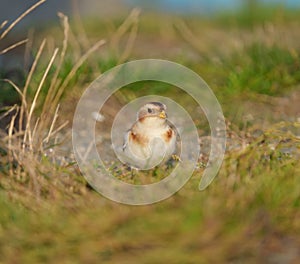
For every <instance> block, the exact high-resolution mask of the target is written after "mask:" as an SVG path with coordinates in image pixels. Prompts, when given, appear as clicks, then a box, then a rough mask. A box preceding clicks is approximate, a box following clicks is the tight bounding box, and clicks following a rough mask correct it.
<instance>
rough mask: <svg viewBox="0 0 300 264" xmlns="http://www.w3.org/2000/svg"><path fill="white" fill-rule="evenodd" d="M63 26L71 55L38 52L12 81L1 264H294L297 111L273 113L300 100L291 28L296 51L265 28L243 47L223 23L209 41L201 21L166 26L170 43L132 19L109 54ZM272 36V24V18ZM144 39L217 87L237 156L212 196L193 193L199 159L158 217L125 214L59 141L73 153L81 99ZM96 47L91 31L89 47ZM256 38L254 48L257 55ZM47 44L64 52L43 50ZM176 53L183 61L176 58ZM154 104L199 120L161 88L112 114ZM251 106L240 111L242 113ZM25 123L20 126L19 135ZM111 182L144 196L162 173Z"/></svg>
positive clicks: (136, 90) (4, 146)
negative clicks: (288, 100) (143, 186)
mask: <svg viewBox="0 0 300 264" xmlns="http://www.w3.org/2000/svg"><path fill="white" fill-rule="evenodd" d="M60 19H61V23H62V30H61V31H62V32H63V34H62V35H63V38H62V44H59V43H56V42H55V41H54V42H53V41H51V40H49V39H46V40H43V39H42V40H40V41H37V42H38V43H39V45H36V46H35V47H34V48H35V49H36V53H35V62H34V64H33V66H32V68H31V71H30V73H29V74H28V75H27V79H25V83H24V84H23V85H21V84H20V85H17V84H15V83H13V82H11V81H8V80H6V81H5V83H6V85H10V86H11V87H12V88H13V89H15V90H16V91H17V93H18V94H19V96H20V101H21V104H20V105H16V106H14V107H13V108H12V109H13V111H12V112H11V113H13V114H12V115H11V116H10V120H9V121H10V122H9V123H8V128H7V133H6V134H4V133H3V136H2V138H1V140H0V176H1V177H0V211H1V216H0V262H5V263H41V262H42V263H52V262H57V261H59V262H61V263H99V262H100V263H120V262H121V263H162V262H167V263H212V262H213V263H227V262H232V263H266V262H272V261H273V262H274V261H281V262H283V263H288V262H290V261H296V262H297V260H298V259H299V258H300V253H299V251H298V249H299V247H300V240H299V237H298V234H299V232H300V221H299V219H300V215H299V206H300V196H299V194H300V184H299V176H300V166H299V155H300V154H299V152H300V141H299V126H300V125H299V120H298V119H297V118H299V116H298V113H299V112H297V111H295V112H293V111H294V110H293V109H294V108H293V106H292V105H287V107H288V108H290V110H291V113H294V114H291V116H289V120H282V116H281V115H280V114H275V112H276V111H272V109H271V110H270V106H269V104H268V102H269V101H270V100H271V99H274V96H276V97H277V99H280V98H282V100H284V97H282V96H286V95H287V94H289V93H290V92H295V91H296V92H297V90H298V88H297V87H299V86H298V85H299V71H298V69H299V47H298V46H297V41H294V37H295V34H296V33H295V32H294V31H293V30H292V29H290V24H289V23H290V22H289V21H290V20H288V21H287V22H281V23H282V24H281V27H284V32H285V34H286V35H287V36H289V38H287V39H288V40H289V41H287V42H286V43H281V42H280V43H276V45H273V44H272V45H269V44H270V43H273V42H274V41H275V40H276V39H277V37H278V36H277V34H276V32H272V33H270V32H269V33H266V34H263V36H262V35H261V34H258V33H257V32H259V30H262V28H264V26H263V25H261V24H260V22H259V23H257V24H255V25H253V31H251V32H249V31H247V28H241V29H239V34H238V36H243V37H242V38H239V37H236V35H232V31H231V29H230V27H228V28H229V29H227V27H225V26H224V25H223V26H222V27H221V29H220V28H219V26H217V27H216V24H215V21H213V22H212V23H211V24H210V23H209V22H207V21H205V27H204V28H203V32H204V33H203V34H204V36H211V38H209V37H208V38H204V39H203V35H201V34H200V35H199V34H198V29H197V23H196V22H197V21H196V20H193V21H190V20H188V19H187V20H185V21H183V20H180V19H178V18H174V20H168V21H165V20H163V21H165V22H166V23H170V21H171V23H170V24H171V28H173V30H174V31H173V33H172V34H169V35H166V36H164V34H162V35H159V34H161V32H160V31H157V30H158V29H157V26H155V25H157V20H156V21H155V23H154V22H151V21H153V20H151V19H148V18H147V20H146V23H147V24H145V25H141V27H140V30H141V32H140V33H139V34H140V35H142V37H139V36H140V35H139V34H138V31H137V26H138V25H139V23H143V17H142V18H140V20H139V13H138V11H137V10H134V11H133V12H132V13H131V14H130V15H129V17H128V18H127V19H125V20H124V21H120V19H118V20H117V21H118V23H116V27H115V29H114V32H110V34H108V35H109V37H107V39H106V43H105V44H104V42H103V41H102V39H100V41H99V40H97V41H94V43H96V44H94V45H92V44H91V43H90V39H89V38H87V39H85V40H81V41H79V40H77V39H76V37H75V35H74V33H73V31H72V26H70V25H69V23H68V19H67V18H66V17H65V16H63V15H62V14H61V15H60ZM170 19H171V18H170ZM291 20H292V21H293V23H294V20H293V19H292V18H291ZM269 22H270V21H269ZM149 23H153V25H151V24H149ZM199 23H200V24H201V23H203V22H202V21H201V20H200V21H199ZM270 23H274V24H276V23H277V17H276V18H274V21H271V22H270ZM94 27H95V26H94ZM91 28H93V27H91ZM224 28H225V30H227V31H226V34H228V36H227V37H226V34H225V35H224V34H223V33H222V31H224ZM297 28H298V27H297ZM256 29H257V30H256ZM51 30H52V29H51ZM55 30H57V29H55ZM148 33H149V35H151V36H161V37H158V40H157V42H156V41H153V42H152V43H151V44H152V46H153V49H156V52H158V53H157V54H160V56H162V57H163V58H164V57H168V56H169V57H170V58H172V60H174V61H177V62H182V61H184V62H185V65H187V66H189V67H190V68H192V69H193V70H195V71H196V72H198V73H199V74H200V75H201V76H202V77H203V78H204V79H205V80H206V81H207V82H208V83H209V84H210V85H211V87H212V89H213V90H214V92H215V93H216V95H217V97H218V99H219V100H220V103H221V105H222V107H223V109H224V111H225V113H226V119H227V126H228V128H227V130H228V131H227V134H228V146H229V148H228V150H227V152H226V156H225V160H224V162H223V165H222V168H221V170H220V172H219V174H218V176H217V178H216V179H215V180H214V182H213V183H212V184H211V185H210V186H209V188H208V189H206V190H205V191H203V192H199V191H198V188H197V187H198V184H199V180H200V178H201V175H202V172H203V169H204V168H203V166H202V165H204V166H205V164H206V159H205V157H202V158H203V159H202V160H199V168H197V170H196V171H195V173H194V175H193V177H192V178H191V180H190V181H189V182H188V183H187V184H186V185H185V186H184V187H183V188H182V189H181V190H180V191H179V192H178V193H176V194H175V195H174V196H172V197H170V198H169V199H167V200H165V201H163V202H160V203H157V204H153V205H149V206H126V205H121V204H117V203H114V202H112V201H109V200H107V199H106V198H104V197H102V196H100V195H99V194H97V193H96V192H95V191H93V190H92V189H91V188H90V187H89V185H88V184H87V183H86V181H85V179H84V177H83V176H82V175H81V174H80V172H79V169H78V168H77V166H76V164H75V163H74V160H73V158H72V155H71V153H70V149H69V150H64V149H63V147H62V146H63V144H62V143H61V142H62V141H63V140H64V142H68V141H70V135H69V128H70V123H71V122H72V114H73V111H74V107H75V105H76V102H77V101H78V99H79V97H80V95H81V93H82V91H83V87H87V85H88V84H89V83H90V81H92V80H93V78H95V76H97V75H98V74H100V72H103V71H105V70H107V69H110V68H112V67H113V66H114V65H116V64H118V63H120V62H123V61H126V60H130V59H133V58H138V57H139V56H140V55H139V54H140V53H139V52H140V51H139V50H138V49H140V50H142V51H144V53H146V51H145V47H147V46H145V45H146V44H147V43H146V42H147V40H148V38H147V36H148V35H147V34H148ZM93 34H95V32H87V35H88V36H91V38H93ZM289 34H290V35H289ZM265 35H267V37H266V36H265ZM232 36H235V38H236V39H235V41H238V42H237V43H238V44H236V46H234V45H232V44H231V41H232ZM144 38H145V39H144ZM252 38H254V39H255V42H253V43H252V42H251V43H248V39H252ZM220 39H222V40H223V42H222V43H224V45H222V47H219V46H220V45H219V40H220ZM144 40H146V41H145V42H144ZM216 40H217V41H216ZM47 43H55V45H52V46H51V47H52V49H51V48H49V49H48V51H46V49H45V47H46V46H47ZM135 43H137V44H136V46H134V44H135ZM173 45H175V46H176V47H177V49H183V51H184V52H183V53H182V52H180V53H176V51H174V50H172V49H171V48H172V47H173ZM236 47H237V48H236ZM98 48H99V50H98ZM215 51H217V52H215ZM10 52H13V49H12V50H11V51H10ZM182 54H186V55H184V56H183V55H182ZM188 54H193V56H195V57H189V55H188ZM195 58H196V59H195ZM22 86H23V87H22ZM7 87H8V86H7ZM156 92H160V93H161V94H163V95H165V96H169V97H172V98H173V99H178V100H180V102H181V103H182V104H183V106H185V107H186V109H187V110H188V111H189V112H190V113H191V114H194V115H195V116H196V118H197V116H198V114H197V113H196V111H195V109H196V108H195V107H196V106H195V105H194V103H193V102H191V100H190V98H189V97H188V95H186V94H184V93H180V92H179V91H178V90H176V89H175V92H174V87H171V86H169V85H165V84H156V83H154V82H144V83H139V84H136V85H132V86H129V87H124V88H123V89H122V90H121V91H120V92H118V93H116V94H115V95H114V97H113V98H112V99H111V100H110V101H108V103H107V107H108V108H107V109H114V110H116V109H119V108H120V107H121V106H122V105H123V104H124V103H126V101H127V100H129V99H133V98H135V97H138V96H141V95H143V94H144V93H149V94H151V93H156ZM266 98H267V99H266ZM266 101H267V102H266ZM245 102H247V103H249V102H250V103H251V104H252V105H255V103H257V102H262V104H263V108H262V110H260V111H261V112H259V113H260V116H261V115H262V114H261V113H263V114H264V113H265V112H266V111H272V113H273V112H274V114H273V120H269V121H268V123H267V127H266V126H264V125H263V124H261V123H260V122H259V121H258V120H256V119H255V118H252V119H251V118H248V115H250V116H254V117H255V114H257V113H256V109H255V108H256V107H248V108H247V107H246V106H245V105H244V103H245ZM243 107H245V111H244V112H241V113H238V111H237V110H238V109H241V108H243ZM278 107H279V106H278ZM296 108H297V107H296ZM296 108H295V109H296ZM275 110H277V108H275ZM292 110H293V111H292ZM16 113H18V114H19V116H21V118H23V120H22V119H21V121H19V119H18V118H20V117H19V116H17V114H16ZM2 114H3V113H2ZM246 114H247V115H246ZM112 116H113V113H112ZM235 116H238V118H235ZM245 117H247V118H245ZM263 119H266V118H263ZM67 121H68V123H66V122H67ZM19 122H20V123H22V122H24V123H25V126H20V127H19V128H17V127H16V126H15V124H16V123H19ZM107 122H108V123H107V125H109V124H110V122H112V120H107ZM197 122H198V121H197ZM197 125H198V128H199V133H200V134H201V135H207V133H208V132H209V130H208V128H207V124H206V123H205V122H203V121H202V118H199V123H197ZM201 162H202V163H201ZM200 165H201V166H200ZM111 169H112V170H116V174H118V175H119V177H121V178H122V180H125V181H128V182H133V183H138V184H140V183H143V181H144V180H147V181H148V180H149V178H150V181H157V180H159V179H160V178H162V177H163V176H164V172H165V171H164V168H159V169H157V170H153V171H150V172H145V173H144V174H143V177H141V176H140V177H139V174H138V173H133V174H134V175H132V173H131V172H128V171H126V170H125V171H120V170H118V168H115V167H114V166H112V168H111ZM147 177H149V178H147Z"/></svg>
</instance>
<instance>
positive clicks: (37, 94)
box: [24, 48, 59, 150]
mask: <svg viewBox="0 0 300 264" xmlns="http://www.w3.org/2000/svg"><path fill="white" fill-rule="evenodd" d="M58 50H59V49H58V48H56V49H55V50H54V53H53V55H52V57H51V59H50V62H49V64H48V66H47V68H46V70H45V72H44V74H43V77H42V80H41V81H40V83H39V86H38V89H37V91H36V93H35V95H34V98H33V101H32V104H31V107H30V110H29V113H28V120H27V123H26V129H25V136H26V135H28V139H29V147H30V149H31V150H32V137H31V130H30V123H31V118H32V114H33V110H34V109H35V106H36V103H37V99H38V97H39V94H40V91H41V89H42V87H43V84H44V82H45V80H46V77H47V75H48V73H49V70H50V68H51V66H52V64H53V62H54V59H55V58H56V55H57V53H58ZM25 139H26V138H25ZM24 142H26V140H24Z"/></svg>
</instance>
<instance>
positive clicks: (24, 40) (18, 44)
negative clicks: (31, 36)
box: [0, 39, 28, 55]
mask: <svg viewBox="0 0 300 264" xmlns="http://www.w3.org/2000/svg"><path fill="white" fill-rule="evenodd" d="M27 41H28V39H23V40H21V41H19V42H17V43H15V44H13V45H11V46H9V47H7V48H6V49H4V50H1V51H0V55H2V54H4V53H6V52H8V51H10V50H12V49H14V48H16V47H18V46H21V45H23V44H25V43H27Z"/></svg>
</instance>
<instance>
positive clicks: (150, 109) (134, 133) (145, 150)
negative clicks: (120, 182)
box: [123, 102, 177, 169]
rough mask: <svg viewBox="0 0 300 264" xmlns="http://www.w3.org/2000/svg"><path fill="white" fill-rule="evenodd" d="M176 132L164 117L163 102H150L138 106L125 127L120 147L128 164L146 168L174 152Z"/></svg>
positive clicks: (164, 159) (164, 106)
mask: <svg viewBox="0 0 300 264" xmlns="http://www.w3.org/2000/svg"><path fill="white" fill-rule="evenodd" d="M176 138H177V132H176V130H175V129H174V128H173V127H172V126H171V125H170V123H169V122H168V120H167V114H166V105H164V104H162V103H159V102H150V103H147V104H145V105H144V106H142V107H141V108H140V110H139V111H138V114H137V120H136V122H135V123H134V124H133V125H132V127H131V129H129V130H128V131H127V133H126V134H125V138H124V145H123V151H124V154H125V155H126V157H127V159H128V163H129V165H131V166H132V167H135V168H140V169H149V168H151V167H154V166H155V165H158V164H159V163H160V162H164V161H167V160H168V159H170V158H171V156H172V155H173V154H174V153H175V150H176Z"/></svg>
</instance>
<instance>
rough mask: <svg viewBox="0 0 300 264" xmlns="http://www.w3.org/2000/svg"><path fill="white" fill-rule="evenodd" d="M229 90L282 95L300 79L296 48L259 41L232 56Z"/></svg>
mask: <svg viewBox="0 0 300 264" xmlns="http://www.w3.org/2000/svg"><path fill="white" fill-rule="evenodd" d="M232 67H233V69H232V70H231V71H230V73H229V74H228V81H227V82H228V83H227V87H228V88H227V89H226V91H228V93H232V94H242V93H245V92H246V93H249V92H254V93H258V94H266V95H282V94H284V93H286V91H287V90H288V89H290V88H291V87H293V86H295V85H296V84H297V83H299V81H300V72H299V67H300V60H299V54H298V53H296V51H294V50H293V51H290V50H286V49H283V48H279V47H277V46H275V45H274V46H271V47H267V46H266V45H263V44H260V43H255V44H253V45H251V46H250V47H248V48H246V50H245V52H244V53H243V55H242V56H241V54H240V53H239V54H236V55H234V56H233V59H232Z"/></svg>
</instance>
